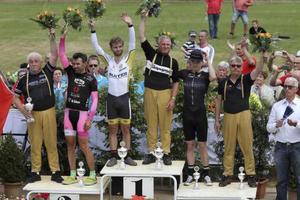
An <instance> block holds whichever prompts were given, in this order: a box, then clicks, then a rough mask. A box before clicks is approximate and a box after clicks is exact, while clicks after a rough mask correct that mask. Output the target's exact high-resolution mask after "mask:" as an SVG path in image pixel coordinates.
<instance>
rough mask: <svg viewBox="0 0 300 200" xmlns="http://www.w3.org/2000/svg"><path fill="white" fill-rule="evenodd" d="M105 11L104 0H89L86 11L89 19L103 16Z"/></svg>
mask: <svg viewBox="0 0 300 200" xmlns="http://www.w3.org/2000/svg"><path fill="white" fill-rule="evenodd" d="M104 11H105V5H104V3H103V1H102V0H87V1H86V3H85V9H84V12H85V14H86V15H87V17H88V18H89V19H96V18H98V17H102V15H103V13H104Z"/></svg>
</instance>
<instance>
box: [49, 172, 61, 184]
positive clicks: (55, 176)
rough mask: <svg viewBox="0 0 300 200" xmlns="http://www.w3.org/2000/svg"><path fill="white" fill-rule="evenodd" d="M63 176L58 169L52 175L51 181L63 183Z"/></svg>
mask: <svg viewBox="0 0 300 200" xmlns="http://www.w3.org/2000/svg"><path fill="white" fill-rule="evenodd" d="M63 180H64V179H63V178H62V177H61V175H60V172H59V171H56V172H55V173H54V174H52V175H51V181H54V182H56V183H61V182H63Z"/></svg>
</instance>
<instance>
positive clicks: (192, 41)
mask: <svg viewBox="0 0 300 200" xmlns="http://www.w3.org/2000/svg"><path fill="white" fill-rule="evenodd" d="M188 36H189V39H188V41H186V42H185V43H184V44H183V45H182V47H181V50H182V51H183V53H184V59H185V60H186V61H187V62H188V59H189V57H190V54H191V51H193V49H195V47H196V36H197V32H196V31H190V32H189V34H188Z"/></svg>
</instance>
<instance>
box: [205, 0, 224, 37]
mask: <svg viewBox="0 0 300 200" xmlns="http://www.w3.org/2000/svg"><path fill="white" fill-rule="evenodd" d="M205 2H206V5H207V16H208V26H209V35H210V37H211V38H214V39H216V38H217V33H218V22H219V18H220V13H221V9H222V3H223V0H205Z"/></svg>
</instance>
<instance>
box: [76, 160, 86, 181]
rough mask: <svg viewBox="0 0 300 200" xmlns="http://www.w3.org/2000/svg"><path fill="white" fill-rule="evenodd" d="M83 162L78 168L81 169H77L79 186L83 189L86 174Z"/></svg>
mask: <svg viewBox="0 0 300 200" xmlns="http://www.w3.org/2000/svg"><path fill="white" fill-rule="evenodd" d="M83 165H84V164H83V162H82V161H80V162H79V163H78V166H79V168H77V174H78V177H79V185H80V186H81V187H82V186H83V176H84V174H85V169H84V168H83Z"/></svg>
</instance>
